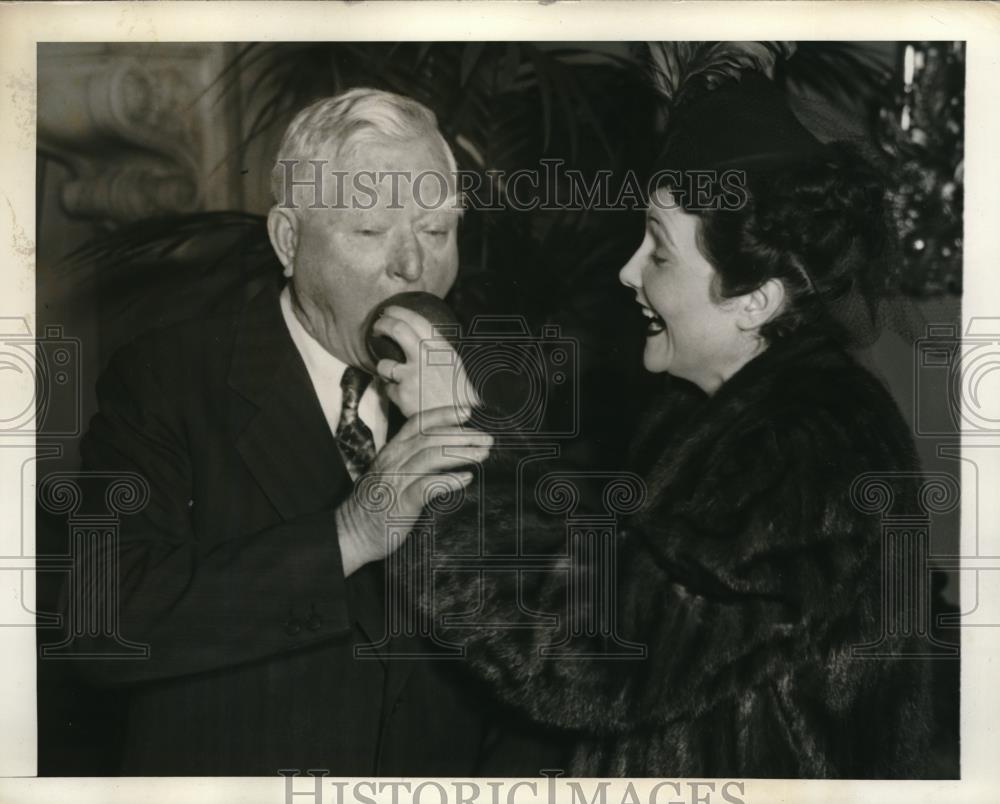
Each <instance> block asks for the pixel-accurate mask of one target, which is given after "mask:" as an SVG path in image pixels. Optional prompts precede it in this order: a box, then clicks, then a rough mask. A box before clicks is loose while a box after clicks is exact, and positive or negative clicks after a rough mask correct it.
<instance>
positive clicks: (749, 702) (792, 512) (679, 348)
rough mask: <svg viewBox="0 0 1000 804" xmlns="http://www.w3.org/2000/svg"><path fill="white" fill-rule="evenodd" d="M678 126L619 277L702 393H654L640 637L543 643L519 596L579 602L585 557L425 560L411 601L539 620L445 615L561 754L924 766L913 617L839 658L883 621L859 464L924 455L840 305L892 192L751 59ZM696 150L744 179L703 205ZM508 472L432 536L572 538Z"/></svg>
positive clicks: (632, 595) (624, 541) (614, 759)
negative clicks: (578, 577)
mask: <svg viewBox="0 0 1000 804" xmlns="http://www.w3.org/2000/svg"><path fill="white" fill-rule="evenodd" d="M675 131H676V134H675V135H674V137H673V138H672V139H671V141H670V142H669V144H668V147H667V150H666V155H665V156H664V158H663V160H662V161H661V167H664V168H670V170H664V171H663V172H661V173H660V174H658V175H659V176H660V177H661V179H660V181H659V183H658V184H657V186H656V191H655V193H654V194H653V195H652V197H651V199H650V205H649V209H648V212H647V216H646V232H645V237H644V239H643V241H642V244H641V245H640V246H639V248H638V250H637V251H636V252H635V254H634V255H633V256H632V258H631V259H630V260H629V262H628V263H627V264H626V265H625V266H624V268H622V269H621V273H620V278H621V281H622V282H623V283H624V284H625V285H626V286H627V287H628V288H630V289H631V290H632V291H634V293H635V296H636V301H637V302H638V304H639V305H640V307H641V309H642V312H643V314H644V315H645V316H646V317H647V318H648V320H649V323H648V328H647V333H646V342H645V347H644V353H643V363H644V366H645V368H646V369H647V370H648V371H651V372H667V373H669V374H671V375H673V376H675V377H679V378H683V379H685V380H688V381H689V382H691V383H693V384H694V385H695V386H696V387H697V388H698V389H700V392H701V394H700V399H699V401H698V402H697V404H695V405H694V409H693V410H690V409H688V407H686V406H685V408H684V411H685V412H684V413H683V414H681V413H677V414H669V415H676V416H678V417H681V416H682V417H683V418H677V419H676V420H675V421H673V422H671V423H670V424H671V426H670V427H669V428H668V430H669V432H670V435H668V436H666V437H662V441H661V443H659V444H658V445H657V446H658V456H657V457H656V458H655V459H654V460H653V461H651V462H650V463H651V466H650V468H649V470H648V472H647V473H646V477H645V485H646V491H647V493H646V498H645V502H644V503H643V504H642V506H641V508H640V509H639V510H638V511H637V512H636V513H635V514H633V515H632V516H630V517H627V518H624V519H622V520H621V521H620V522H619V524H618V533H619V536H620V538H619V541H618V543H617V560H618V574H617V580H618V585H617V588H618V592H617V603H618V606H617V611H616V615H615V619H616V621H617V622H616V627H617V631H618V634H619V636H620V637H621V638H623V639H624V640H626V641H628V642H631V643H637V644H641V645H644V646H645V657H644V658H640V659H634V658H633V659H622V658H615V659H608V658H605V659H602V658H600V654H601V653H602V648H606V647H608V645H607V644H606V642H607V639H606V638H605V641H604V643H602V640H601V638H599V637H596V636H595V637H593V638H592V639H591V640H589V641H588V640H583V641H581V640H579V639H578V640H576V641H575V642H571V643H569V646H568V647H567V646H566V645H563V646H562V647H561V649H560V650H561V652H562V654H563V657H562V658H551V656H550V657H546V656H545V655H543V654H544V652H545V651H544V649H545V648H551V647H552V646H553V645H555V644H557V643H559V642H560V640H562V639H563V638H564V637H565V631H564V630H562V629H560V628H558V627H551V626H548V627H546V626H542V625H538V624H537V623H538V619H537V618H533V617H531V616H530V615H527V614H525V612H526V611H534V612H551V613H557V614H561V615H562V621H566V619H567V618H568V617H571V616H580V611H579V610H576V611H575V612H574V611H569V610H567V603H566V601H567V583H568V580H567V579H568V577H569V575H570V574H572V573H580V574H583V575H586V574H588V573H593V572H594V571H595V568H594V566H592V565H591V564H590V563H589V562H588V561H586V560H584V559H580V558H576V557H574V558H570V559H565V560H564V562H563V565H562V568H563V569H564V570H565V571H560V572H548V573H546V572H535V573H524V574H523V575H522V576H521V577H520V579H519V582H518V583H515V581H514V577H513V575H512V574H510V573H506V574H505V573H503V572H497V573H492V572H487V573H484V574H483V576H482V578H479V577H478V575H477V574H476V573H469V572H467V571H461V570H459V569H455V570H448V569H447V568H442V567H441V566H440V564H439V565H438V566H437V567H436V586H435V591H434V594H433V595H430V594H426V595H424V597H423V598H422V600H421V603H422V605H423V606H424V607H425V608H426V609H428V610H430V611H432V612H433V613H434V615H436V616H437V617H440V616H441V615H444V614H457V613H463V612H472V611H476V612H477V615H476V618H475V619H476V621H477V622H478V623H503V624H505V626H509V625H510V624H512V623H518V622H520V623H521V624H523V625H525V626H528V627H524V628H513V629H512V628H509V627H505V626H495V627H488V626H487V627H484V626H482V625H480V626H478V627H464V628H463V627H460V626H455V625H451V626H447V627H446V623H447V621H446V620H438V621H437V622H438V623H439V624H440V625H441V630H440V632H439V633H440V635H441V636H443V637H444V638H445V639H447V640H449V641H451V642H457V643H461V644H463V645H464V646H465V649H466V657H467V662H468V664H469V665H470V666H471V667H473V668H474V669H475V670H476V672H477V674H478V675H479V676H481V677H482V678H483V679H485V680H486V681H487V682H488V683H489V685H490V687H491V688H492V690H493V691H494V693H495V694H497V695H498V696H500V698H501V699H502V700H504V701H506V702H507V703H508V704H510V705H512V706H514V707H516V708H518V709H520V710H522V711H523V712H526V713H527V714H528V715H529V716H530V717H531V718H532V719H534V720H535V721H537V722H538V723H540V724H544V725H546V726H555V727H559V728H562V729H568V730H572V731H573V732H575V735H576V741H577V742H576V744H577V748H576V750H575V754H574V757H573V762H572V765H571V767H570V768H569V769H568V770H569V772H570V773H572V774H574V775H578V776H619V775H621V776H642V775H655V776H707V777H713V776H741V777H755V776H757V777H853V778H879V777H908V776H915V775H919V773H920V771H921V769H922V768H923V767H924V763H925V761H926V759H925V751H926V745H927V742H928V735H929V729H930V725H929V723H928V722H927V721H928V714H927V713H928V712H929V710H930V706H929V674H928V665H927V664H926V663H925V662H922V661H919V660H915V659H912V658H892V656H893V655H897V656H898V654H899V653H900V652H901V650H902V649H903V648H905V647H906V645H905V641H906V640H905V638H904V637H902V636H895V637H892V638H891V640H890V641H889V642H886V643H883V645H882V648H883V650H882V651H881V653H883V654H885V653H887V654H889V655H890V657H889V658H885V657H883V658H855V657H854V656H853V654H852V648H854V647H855V646H861V645H865V644H872V643H876V642H878V640H879V639H880V637H881V634H882V627H881V617H882V612H881V611H880V608H879V602H880V583H881V559H880V555H881V552H880V551H881V541H880V540H881V529H880V522H879V519H878V518H877V517H874V516H871V515H870V514H867V513H863V512H862V511H860V510H859V509H858V508H857V507H856V506H855V505H853V504H852V501H851V491H850V490H851V487H852V483H853V482H854V481H855V479H856V478H858V477H859V476H860V475H862V474H864V473H867V472H879V473H895V474H896V475H897V476H899V477H902V478H903V479H902V480H900V481H899V483H898V484H897V485H898V488H897V489H896V491H897V500H899V501H901V502H900V504H906V501H907V500H908V496H907V495H908V493H909V492H911V491H912V489H911V488H909V487H908V486H907V483H908V482H909V481H907V480H906V478H905V474H906V473H912V472H915V471H916V469H917V463H916V458H915V453H914V449H913V445H912V443H911V440H910V437H909V435H908V430H907V427H906V425H905V423H904V421H903V419H902V418H901V416H900V414H899V412H898V410H897V408H896V406H895V404H894V402H893V401H892V399H891V398H890V396H889V394H888V393H887V392H886V390H885V389H884V388H883V387H882V385H881V384H880V382H879V381H878V380H876V379H875V378H874V377H873V376H872V375H870V374H869V373H868V372H867V371H866V370H864V369H863V368H862V367H860V366H859V365H858V364H857V363H856V362H855V361H854V360H853V359H852V358H851V356H850V355H849V353H848V351H847V350H846V349H845V346H847V345H850V336H851V334H852V331H853V328H852V325H851V324H850V316H849V315H846V314H845V313H848V312H850V311H852V310H854V309H855V308H856V309H857V310H858V311H864V310H865V309H866V308H865V306H864V305H863V304H861V303H860V302H861V301H863V300H864V299H865V298H866V295H865V293H864V292H863V291H864V289H865V288H867V287H869V286H871V285H872V284H874V280H875V279H876V278H877V277H876V276H874V274H875V273H876V272H877V270H878V264H879V261H880V259H882V257H883V255H884V251H885V247H886V243H885V234H884V232H885V220H884V218H883V212H882V190H881V187H880V186H879V184H878V182H877V181H876V180H875V178H874V176H873V174H872V173H871V172H869V171H867V170H866V169H865V168H864V167H863V166H861V165H859V163H858V162H857V160H855V159H854V158H853V157H852V155H851V154H850V153H849V152H848V151H846V150H844V149H842V148H829V147H825V146H822V145H820V143H819V142H818V141H816V140H815V139H814V138H813V137H812V136H811V135H810V134H809V133H808V132H806V130H805V129H804V128H802V126H801V125H799V124H798V122H797V121H796V120H795V118H794V117H793V115H792V114H791V112H790V111H789V110H788V109H787V107H786V106H785V105H784V102H783V99H782V98H781V97H780V96H779V95H778V93H777V91H776V90H774V89H773V88H772V87H771V85H770V83H769V82H767V81H766V80H764V79H757V78H751V77H746V78H744V79H743V81H742V82H741V83H739V84H735V85H732V86H729V87H724V88H721V89H718V90H716V91H714V92H711V93H709V94H708V95H707V96H706V97H704V98H703V99H702V100H700V101H698V102H696V103H694V104H692V105H691V106H690V107H689V108H688V109H687V110H686V112H685V114H684V117H683V118H681V119H679V120H678V122H677V123H676V126H675ZM693 168H699V169H711V170H714V171H716V175H719V174H720V173H721V172H724V171H726V170H729V169H732V168H736V169H741V170H744V171H745V172H746V184H745V188H744V189H742V190H741V189H739V188H738V187H736V186H735V185H734V184H733V183H732V176H731V175H730V176H728V177H726V178H722V177H720V178H719V179H718V181H717V182H716V184H715V185H714V194H710V195H711V196H712V198H711V199H710V200H711V203H708V204H705V203H703V202H704V200H705V199H704V198H702V199H698V198H696V195H697V193H696V192H694V191H692V187H694V188H695V189H696V188H697V185H696V184H695V185H692V184H690V183H685V179H686V178H688V177H689V176H690V175H691V174H690V171H691V170H692V169H693ZM699 181H701V180H699ZM703 184H704V182H703V181H702V185H703ZM734 188H735V189H734ZM736 200H738V203H734V201H736ZM720 205H721V206H722V207H724V208H722V209H720V208H718V207H719V206H720ZM863 318H864V316H860V317H859V318H858V320H863ZM664 404H665V405H666V402H665V403H664ZM666 409H667V408H666V407H665V408H664V410H666ZM660 431H662V428H661V429H660V430H659V431H658V432H660ZM502 485H503V484H497V483H492V484H491V487H490V488H488V489H483V488H476V487H473V489H474V491H473V497H474V499H473V501H472V502H471V503H470V504H466V505H464V506H462V507H461V508H460V509H459V510H458V511H457V512H456V513H455V514H453V515H452V516H451V517H450V518H449V519H448V520H447V521H445V522H444V523H443V524H442V525H439V527H438V529H437V533H436V536H435V539H436V542H435V549H436V551H437V553H438V554H439V555H440V554H446V555H461V554H463V553H464V554H471V553H476V552H478V550H479V544H478V540H477V539H476V538H475V534H477V533H479V532H480V530H481V529H480V525H479V523H480V522H484V523H485V526H484V528H485V533H484V538H485V539H486V542H487V544H486V550H487V551H490V549H491V548H490V545H491V544H493V545H496V544H503V543H506V544H509V542H510V535H511V533H513V532H515V531H517V532H519V533H521V534H522V535H523V537H524V538H525V539H526V541H527V545H526V549H527V550H529V551H536V549H537V550H541V549H542V548H543V547H544V546H546V545H554V546H555V547H556V550H557V551H558V550H559V549H560V548H559V546H560V545H564V544H565V535H564V534H565V528H564V525H563V524H562V522H561V521H560V520H559V518H554V517H550V516H546V515H545V514H544V513H543V512H542V511H540V510H536V509H535V508H533V507H531V506H529V505H525V506H524V510H522V511H519V512H518V513H517V514H516V515H515V513H514V512H515V510H516V508H517V507H516V505H515V503H514V500H513V497H512V494H513V492H509V491H508V490H507V489H505V488H500V487H499V486H502ZM482 509H485V510H482ZM562 549H565V548H564V547H563V548H562ZM574 605H576V606H578V607H579V606H580V605H586V604H585V603H583V604H581V603H580V601H576V603H575V604H574ZM594 614H595V616H598V617H599V616H600V613H597V612H594ZM598 631H600V629H598ZM567 651H568V652H569V653H570V656H569V657H566V655H565V654H566V653H567ZM574 653H575V655H573V654H574ZM595 656H596V657H597V658H595Z"/></svg>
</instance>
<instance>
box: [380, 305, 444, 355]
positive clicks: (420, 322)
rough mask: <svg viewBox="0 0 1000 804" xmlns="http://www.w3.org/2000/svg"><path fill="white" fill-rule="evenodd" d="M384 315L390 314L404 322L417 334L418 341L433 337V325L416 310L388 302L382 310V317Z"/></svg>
mask: <svg viewBox="0 0 1000 804" xmlns="http://www.w3.org/2000/svg"><path fill="white" fill-rule="evenodd" d="M385 316H390V317H392V318H395V319H398V320H400V321H402V322H403V323H405V324H406V325H407V326H408V327H409V328H410V329H411V330H412V331H413V333H414V334H415V335H416V336H417V340H418V342H419V341H422V340H428V339H429V338H434V337H435V333H434V325H433V324H431V322H430V321H428V320H427V319H426V318H424V317H423V316H422V315H420V313H418V312H417V311H416V310H411V309H409V308H408V307H400V306H398V305H395V304H390V305H389V306H388V307H386V308H385V310H383V311H382V317H383V318H384V317H385ZM400 346H402V344H400Z"/></svg>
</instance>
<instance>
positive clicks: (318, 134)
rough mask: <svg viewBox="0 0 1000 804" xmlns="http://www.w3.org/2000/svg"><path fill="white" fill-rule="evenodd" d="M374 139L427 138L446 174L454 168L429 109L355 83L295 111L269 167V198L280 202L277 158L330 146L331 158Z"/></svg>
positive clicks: (301, 156)
mask: <svg viewBox="0 0 1000 804" xmlns="http://www.w3.org/2000/svg"><path fill="white" fill-rule="evenodd" d="M375 139H390V140H397V141H399V142H408V141H412V140H419V139H424V140H427V141H430V142H433V143H435V144H436V145H437V146H438V147H439V148H440V149H441V152H442V154H443V156H444V158H445V160H446V161H447V163H448V170H449V171H450V172H451V174H452V175H454V174H455V173H456V172H457V169H458V168H457V164H456V162H455V155H454V153H452V150H451V148H450V147H449V145H448V142H447V141H446V140H445V138H444V137H443V136H442V135H441V131H440V129H439V128H438V124H437V117H435V115H434V112H432V111H431V110H430V109H428V108H427V107H426V106H424V105H423V104H422V103H420V102H418V101H415V100H413V99H412V98H407V97H405V96H403V95H397V94H395V93H393V92H385V91H383V90H380V89H371V88H370V87H355V88H354V89H349V90H347V91H346V92H342V93H340V94H339V95H334V96H333V97H330V98H324V99H323V100H321V101H317V102H316V103H314V104H312V105H311V106H307V107H306V108H305V109H303V110H302V111H300V112H299V113H298V114H297V115H295V117H294V118H293V120H292V122H291V123H290V124H289V125H288V128H287V129H286V130H285V135H284V136H283V137H282V139H281V144H280V145H279V146H278V155H277V157H276V158H275V163H274V167H273V168H272V169H271V194H272V195H273V196H274V199H275V201H276V202H280V201H281V199H282V197H283V192H284V189H285V167H286V166H285V165H283V164H282V162H283V161H284V162H286V163H287V161H288V160H294V161H295V162H296V164H298V163H301V162H305V161H306V160H309V159H316V158H318V157H319V156H320V153H321V152H323V153H329V152H330V150H331V149H332V151H333V154H334V157H335V158H336V157H339V156H341V155H342V154H346V153H349V152H350V151H352V150H353V149H354V148H355V147H356V146H357V145H358V144H359V143H362V142H366V141H367V142H370V141H372V140H375Z"/></svg>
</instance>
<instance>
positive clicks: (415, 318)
mask: <svg viewBox="0 0 1000 804" xmlns="http://www.w3.org/2000/svg"><path fill="white" fill-rule="evenodd" d="M372 330H373V331H374V332H376V333H377V334H379V335H385V336H387V337H389V338H392V340H394V341H395V342H396V343H398V344H399V346H400V348H401V349H402V350H403V353H404V354H405V355H406V362H405V363H397V362H396V361H395V360H380V361H379V362H378V366H377V367H376V369H377V371H378V373H379V376H380V377H382V379H384V380H385V381H386V394H387V395H388V397H389V399H391V400H392V402H393V403H394V404H395V405H396V406H397V407H398V408H399V409H400V410H401V411H402V412H403V415H405V416H407V417H410V416H413V415H415V414H416V413H418V412H420V411H421V410H425V411H426V410H431V409H432V408H440V407H445V406H448V405H451V406H453V407H462V408H464V407H475V406H476V405H478V404H479V398H478V397H477V396H476V392H475V389H473V387H472V384H471V383H470V382H469V378H468V376H467V375H466V373H465V367H464V366H463V365H462V360H461V358H460V357H459V356H458V353H457V352H456V351H455V350H454V348H452V346H451V344H450V343H448V340H447V339H446V338H444V337H442V336H440V335H435V333H434V328H433V326H432V324H431V323H430V322H429V321H428V320H427V319H426V318H424V317H423V316H422V315H420V314H419V313H417V312H414V311H413V310H408V309H407V308H405V307H399V306H397V305H390V306H389V307H386V308H385V311H384V312H383V314H382V317H381V318H379V319H378V321H376V322H375V324H374V325H373V327H372Z"/></svg>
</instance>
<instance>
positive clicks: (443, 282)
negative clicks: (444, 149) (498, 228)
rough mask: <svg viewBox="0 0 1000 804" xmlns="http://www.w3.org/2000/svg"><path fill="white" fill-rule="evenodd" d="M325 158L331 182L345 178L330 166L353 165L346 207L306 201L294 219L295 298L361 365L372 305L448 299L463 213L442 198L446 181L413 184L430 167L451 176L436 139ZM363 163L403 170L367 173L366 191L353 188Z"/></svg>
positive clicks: (323, 337) (310, 322)
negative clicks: (397, 299) (407, 296)
mask: <svg viewBox="0 0 1000 804" xmlns="http://www.w3.org/2000/svg"><path fill="white" fill-rule="evenodd" d="M324 156H328V155H320V156H319V157H317V158H323V157H324ZM327 165H328V166H330V167H327V168H326V169H325V175H324V180H325V181H326V182H332V183H334V184H336V183H338V182H339V180H338V179H335V177H334V176H332V175H331V172H330V171H331V170H335V171H343V172H344V173H346V176H344V178H343V187H344V193H343V194H342V195H341V197H340V199H339V201H340V203H339V204H338V206H340V207H341V208H332V209H331V208H328V209H308V208H305V209H300V210H299V213H298V215H297V216H296V217H295V219H294V225H295V226H296V230H297V231H296V233H295V237H294V244H295V245H294V253H293V257H292V265H291V267H292V275H291V286H292V288H291V289H292V297H293V303H294V305H295V307H296V313H297V314H298V315H299V318H300V319H301V320H302V321H303V323H304V324H305V325H306V328H307V329H308V330H309V332H310V333H311V334H312V335H313V337H314V338H316V339H317V340H318V341H319V342H320V343H321V344H322V345H323V346H324V347H325V348H326V350H327V351H329V352H330V353H331V354H333V355H335V356H336V357H338V358H340V359H341V360H343V361H344V362H346V363H348V364H350V365H354V366H364V365H366V364H368V363H369V362H370V361H369V360H368V358H367V350H366V348H365V345H364V334H363V332H362V325H363V323H364V320H365V318H366V316H367V315H368V313H369V311H370V310H371V309H372V308H373V307H375V306H376V305H377V304H378V303H379V302H381V301H383V300H384V299H386V298H388V297H389V296H392V295H394V294H396V293H401V292H403V291H415V290H422V291H426V292H428V293H433V294H434V295H435V296H439V297H443V296H444V295H445V294H446V293H447V292H448V291H449V290H450V289H451V286H452V285H453V284H454V282H455V276H456V274H457V272H458V237H457V230H458V219H459V216H458V213H457V211H456V210H455V209H454V205H453V204H452V203H451V202H448V203H444V202H441V201H440V197H441V195H442V193H441V191H442V189H443V187H442V182H441V180H439V179H436V178H434V177H430V178H428V179H426V180H422V181H420V182H419V183H418V184H417V185H416V187H417V190H418V192H414V179H415V177H417V176H418V175H420V174H421V173H424V172H425V171H434V172H436V173H437V174H438V175H440V176H443V177H447V178H449V179H450V176H449V167H448V163H447V162H446V161H445V159H444V155H443V154H441V153H440V149H439V148H437V147H435V145H434V144H433V143H430V142H427V141H423V140H416V141H413V142H408V143H397V142H393V141H391V140H384V139H379V140H376V141H372V142H364V143H360V144H359V145H358V146H357V147H356V148H355V149H353V152H352V153H349V154H342V155H341V156H340V157H339V158H338V159H337V161H336V162H334V161H333V160H332V159H329V161H328V162H327ZM359 171H374V172H375V173H376V174H377V173H380V172H384V173H389V172H390V171H400V172H402V173H403V174H404V175H402V176H401V177H399V178H397V179H392V178H391V177H390V176H385V177H384V178H383V179H382V180H381V181H379V177H378V176H374V177H373V176H372V175H371V174H370V173H366V174H365V175H364V176H361V177H360V183H361V185H362V186H363V187H365V188H366V189H364V190H361V191H353V190H352V188H353V187H354V186H355V178H356V177H359ZM394 183H395V185H396V187H393V184H394ZM367 188H374V189H367ZM327 196H328V198H329V197H330V196H331V193H327ZM418 201H420V202H422V203H418ZM369 206H370V207H371V208H370V209H364V208H357V207H369Z"/></svg>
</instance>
